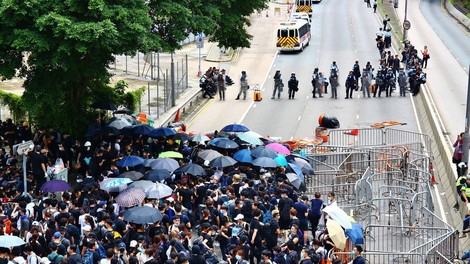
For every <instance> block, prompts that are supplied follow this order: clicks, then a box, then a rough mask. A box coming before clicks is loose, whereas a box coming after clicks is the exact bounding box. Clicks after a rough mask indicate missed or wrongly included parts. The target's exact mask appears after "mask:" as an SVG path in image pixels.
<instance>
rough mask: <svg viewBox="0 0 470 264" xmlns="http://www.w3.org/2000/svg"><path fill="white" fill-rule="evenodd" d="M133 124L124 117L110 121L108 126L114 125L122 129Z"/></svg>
mask: <svg viewBox="0 0 470 264" xmlns="http://www.w3.org/2000/svg"><path fill="white" fill-rule="evenodd" d="M130 126H132V124H131V123H130V122H129V121H127V120H126V119H124V118H116V119H114V120H113V121H111V122H109V123H108V127H114V128H116V129H118V130H121V129H123V128H125V127H130Z"/></svg>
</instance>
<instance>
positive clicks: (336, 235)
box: [326, 219, 346, 250]
mask: <svg viewBox="0 0 470 264" xmlns="http://www.w3.org/2000/svg"><path fill="white" fill-rule="evenodd" d="M326 229H328V235H329V236H330V238H331V240H333V243H334V244H335V246H336V248H338V249H339V250H344V248H345V247H346V235H344V230H343V228H342V227H341V225H340V224H338V222H336V221H335V220H333V219H328V221H327V222H326Z"/></svg>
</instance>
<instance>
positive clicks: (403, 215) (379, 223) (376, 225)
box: [303, 129, 459, 263]
mask: <svg viewBox="0 0 470 264" xmlns="http://www.w3.org/2000/svg"><path fill="white" fill-rule="evenodd" d="M430 150H431V138H430V137H429V136H427V135H424V134H420V133H414V132H410V131H404V130H398V129H359V131H358V133H357V135H354V136H353V135H351V133H349V131H348V130H341V129H335V130H332V131H330V132H329V133H328V142H327V143H324V144H322V145H319V146H313V145H312V146H309V147H308V148H306V149H304V150H303V152H304V153H306V154H307V157H308V159H309V161H310V164H311V165H312V167H313V169H314V171H315V175H314V176H312V177H308V178H307V180H306V187H307V191H306V193H307V195H310V196H313V194H314V193H315V192H320V193H321V194H323V195H326V194H327V193H328V192H331V191H332V192H334V193H335V199H336V202H337V204H338V206H339V207H341V208H342V209H343V210H344V211H345V212H347V213H350V214H351V215H352V216H353V217H354V218H355V220H356V221H357V222H358V223H360V224H361V225H362V226H363V227H364V248H365V250H366V251H367V254H365V255H364V257H365V258H366V259H367V262H368V263H452V261H453V259H454V258H455V257H456V256H457V255H458V250H459V248H458V231H456V230H455V229H454V228H453V227H451V226H449V225H448V224H446V223H445V222H444V221H442V220H441V219H440V218H439V217H438V216H437V215H436V214H435V213H434V201H433V196H432V188H433V187H432V182H431V179H432V177H433V176H432V173H433V171H432V170H431V167H432V165H431V163H432V154H431V152H430ZM347 245H348V246H347V247H346V248H345V249H344V251H343V250H342V252H334V254H336V255H337V256H338V257H339V258H345V259H347V258H350V255H348V254H349V253H348V252H350V251H351V249H352V247H353V245H352V244H350V243H348V244H347Z"/></svg>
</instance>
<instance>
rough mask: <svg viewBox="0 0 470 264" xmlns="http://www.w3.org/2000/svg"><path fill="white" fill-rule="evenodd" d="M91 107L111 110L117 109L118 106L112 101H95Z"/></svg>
mask: <svg viewBox="0 0 470 264" xmlns="http://www.w3.org/2000/svg"><path fill="white" fill-rule="evenodd" d="M91 107H93V108H96V109H103V110H111V111H115V110H117V107H116V105H115V104H113V103H111V102H103V101H97V102H94V103H93V104H91Z"/></svg>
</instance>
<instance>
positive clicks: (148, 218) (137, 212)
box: [123, 206, 163, 224]
mask: <svg viewBox="0 0 470 264" xmlns="http://www.w3.org/2000/svg"><path fill="white" fill-rule="evenodd" d="M123 216H124V220H125V221H127V222H131V223H135V224H149V223H152V224H153V223H155V222H157V221H160V220H162V219H163V215H162V213H160V211H158V209H156V208H153V207H149V206H138V207H134V208H131V209H129V210H126V211H124V214H123Z"/></svg>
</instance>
